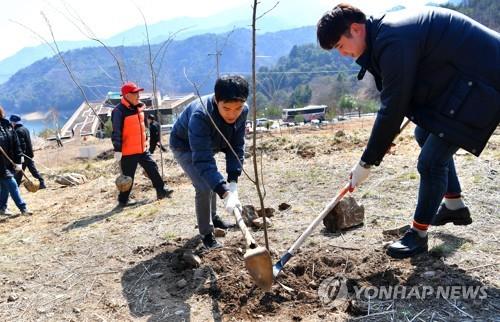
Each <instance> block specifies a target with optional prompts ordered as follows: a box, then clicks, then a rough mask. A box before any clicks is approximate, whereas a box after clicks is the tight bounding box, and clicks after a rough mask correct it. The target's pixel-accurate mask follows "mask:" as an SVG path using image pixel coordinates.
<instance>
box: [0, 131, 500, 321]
mask: <svg viewBox="0 0 500 322" xmlns="http://www.w3.org/2000/svg"><path fill="white" fill-rule="evenodd" d="M356 124H357V125H356ZM342 126H343V130H344V131H345V132H346V133H345V135H339V134H337V132H338V130H340V129H341V128H340V127H339V126H338V125H336V127H335V128H328V129H323V130H316V129H309V130H299V131H295V130H294V131H288V132H287V131H283V133H282V134H283V136H280V134H279V132H274V133H273V134H272V135H265V136H264V137H263V138H262V139H261V140H260V143H259V147H260V148H262V150H263V152H264V153H263V156H264V160H263V164H264V174H265V184H266V191H267V197H266V204H267V206H269V207H273V208H275V209H276V210H277V209H278V205H279V204H281V203H283V202H286V203H288V204H290V205H291V208H289V209H287V210H284V211H278V210H277V211H276V212H275V215H274V217H273V218H271V220H272V222H273V226H272V227H271V228H270V230H269V236H270V244H271V250H272V256H273V262H274V261H276V260H277V259H278V258H279V256H280V255H281V254H282V253H283V252H285V251H286V249H287V248H288V247H289V246H290V245H291V244H292V243H293V242H294V241H295V239H296V238H297V237H298V236H299V235H300V234H301V233H302V231H303V230H304V229H305V228H306V227H307V225H308V224H309V223H310V222H311V221H312V220H313V218H314V217H315V216H316V215H317V214H318V213H319V212H320V211H321V209H322V207H323V206H324V205H326V204H327V203H328V201H329V200H330V199H331V198H332V197H333V196H334V195H335V194H336V193H337V191H338V190H339V189H340V188H341V187H342V186H343V184H344V183H345V180H346V176H347V173H348V172H349V169H350V168H351V166H352V164H353V163H354V162H355V161H356V160H357V159H358V158H359V156H360V155H361V153H362V149H363V147H364V145H365V142H366V139H367V137H368V130H369V123H368V121H363V122H362V123H359V122H358V123H356V122H352V123H345V125H342ZM499 134H500V133H496V135H494V137H493V138H492V140H491V142H490V143H489V145H488V147H487V148H486V150H485V151H484V153H483V154H482V155H481V157H480V158H476V157H474V156H471V155H469V154H467V153H462V152H459V153H458V155H457V156H456V163H457V169H458V172H459V175H460V178H461V183H462V187H463V190H464V194H465V196H466V202H467V204H468V205H469V206H470V209H471V212H472V214H473V219H474V222H473V224H472V225H470V226H467V227H458V226H449V225H448V226H445V227H436V228H432V230H431V233H430V247H431V252H430V254H429V255H424V256H418V257H416V258H414V259H411V260H410V259H407V260H401V261H396V260H393V259H391V258H389V257H387V256H386V255H385V254H384V251H383V246H384V243H387V242H388V241H390V240H391V238H387V237H384V236H383V235H382V231H383V230H385V229H388V228H394V227H398V226H402V225H404V224H408V223H409V222H410V220H411V217H412V211H413V208H414V206H415V197H416V193H417V185H418V173H417V171H416V169H415V164H416V158H417V155H418V148H417V145H416V143H415V142H414V140H413V137H412V131H411V129H407V130H406V131H405V132H404V133H403V135H402V136H401V138H400V139H398V142H397V149H396V151H395V154H393V155H389V156H387V157H386V158H385V160H384V162H383V163H382V165H381V166H380V167H378V168H377V169H375V170H374V171H373V173H372V175H371V177H370V179H369V180H368V181H367V182H366V184H364V185H363V186H362V187H361V188H360V189H359V191H357V192H355V193H354V194H353V197H354V198H356V200H357V201H358V203H361V204H363V205H364V207H365V216H366V219H365V225H364V226H362V227H360V228H357V229H353V230H350V231H346V232H343V233H341V234H340V233H338V234H332V233H327V232H326V231H325V230H324V229H318V230H317V231H316V232H314V234H313V235H312V236H311V237H310V238H309V239H308V240H307V241H306V243H305V244H304V246H303V247H302V249H301V252H299V254H297V255H296V256H295V257H294V258H292V259H291V260H290V262H289V263H288V265H287V266H286V267H285V269H284V271H283V274H282V275H281V276H280V277H279V279H278V281H279V282H280V283H281V284H282V285H284V286H281V285H280V284H278V283H276V284H275V285H274V286H273V288H272V289H271V291H270V292H268V293H263V292H262V291H260V290H258V289H256V288H255V287H254V286H253V284H252V281H251V279H250V277H249V276H248V274H247V273H246V271H245V268H244V266H243V261H242V257H243V253H244V244H243V242H242V238H241V233H240V232H239V231H236V230H230V231H229V232H228V235H227V236H226V237H225V238H222V239H221V240H222V241H223V243H224V244H225V247H224V248H223V249H221V250H216V251H212V252H208V253H207V252H204V251H203V250H202V249H201V247H200V245H199V240H198V239H197V238H196V236H197V229H196V228H195V226H196V220H195V215H194V209H193V196H194V190H193V188H192V187H191V185H190V183H189V181H188V180H187V179H186V178H185V177H184V176H183V175H182V172H181V171H180V169H179V167H178V166H177V165H176V164H175V162H174V161H173V160H172V156H171V154H170V153H167V154H166V156H165V166H164V170H165V174H166V179H167V181H168V182H169V184H170V185H171V186H172V187H173V188H174V189H175V192H174V198H172V199H169V200H162V201H156V200H154V199H155V194H154V190H153V189H152V188H151V187H150V184H149V182H148V181H147V179H146V178H145V177H144V176H143V175H142V171H138V173H137V175H136V182H135V186H134V190H133V195H134V196H135V198H136V199H138V200H139V201H140V202H139V204H138V205H136V206H134V207H131V208H125V209H123V210H122V211H118V210H117V209H115V205H116V203H115V198H116V189H115V187H114V184H113V180H114V177H115V170H114V168H113V164H112V163H113V162H112V160H99V161H97V160H94V161H85V160H75V159H73V160H72V161H71V162H67V161H64V162H63V161H58V162H55V161H54V160H52V161H51V158H50V151H46V152H43V154H41V155H40V157H41V158H42V159H41V160H42V161H44V164H45V165H47V166H49V167H50V168H52V169H53V173H54V174H56V173H61V172H66V171H71V172H78V173H82V174H84V175H86V176H87V177H88V178H89V180H88V182H86V183H85V184H83V185H80V186H77V187H67V188H63V187H59V186H58V185H57V184H56V183H54V182H53V180H52V179H50V180H49V185H50V186H49V189H47V190H41V191H39V192H37V193H36V194H28V192H27V191H25V190H24V188H23V191H22V192H23V196H25V197H26V200H27V202H28V204H29V206H30V207H31V208H32V209H33V210H34V212H35V215H34V216H33V217H31V218H26V217H15V218H0V248H1V249H2V252H1V253H0V320H1V321H35V320H36V321H63V320H64V321H212V320H214V321H220V320H222V321H241V320H260V321H283V320H284V321H289V320H294V321H318V320H328V321H334V320H338V321H343V320H346V319H349V318H360V317H362V316H366V315H369V318H367V319H365V320H370V321H390V320H398V321H401V320H405V321H406V320H412V319H413V321H429V320H434V321H466V320H473V319H475V320H485V321H486V320H487V321H493V320H495V319H497V318H498V316H500V292H499V289H500V282H499V281H500V278H499V277H500V276H499V273H498V271H499V259H500V253H499V249H500V247H499V240H498V238H499V237H498V231H499V229H500V218H499V217H500V213H499V209H498V206H499V205H500V193H499V190H500V188H499V187H500V180H499V175H498V171H500V135H499ZM89 144H90V143H89ZM91 144H93V145H95V146H96V147H97V149H98V150H99V151H103V150H105V149H109V148H110V147H111V145H110V143H109V142H107V141H105V142H92V143H91ZM63 149H66V146H65V147H64V148H63ZM77 151H78V145H76V143H75V146H72V147H70V145H69V144H68V150H67V151H65V150H61V151H59V156H60V155H61V154H65V155H67V156H70V157H75V156H76V155H77V153H78V152H77ZM219 161H220V165H221V167H222V168H224V162H222V160H219ZM249 163H250V159H247V164H249ZM51 164H53V166H51ZM250 168H251V167H249V166H247V169H250ZM51 178H53V177H51ZM239 186H240V189H239V190H240V196H241V199H242V202H243V203H244V204H253V205H257V204H258V201H257V198H256V194H255V192H254V189H253V188H252V187H251V184H250V182H249V180H248V179H246V178H242V179H241V182H240V184H239ZM9 208H10V209H11V210H14V209H15V206H14V205H13V204H12V203H11V202H10V203H9ZM221 213H222V211H221ZM225 216H226V218H227V215H225ZM254 236H255V238H256V239H257V240H258V241H259V242H260V243H261V244H264V242H263V233H262V231H256V232H254ZM186 250H190V251H192V252H194V253H195V254H198V255H199V256H200V258H201V260H202V264H201V266H200V267H192V266H190V265H188V264H187V263H185V262H184V261H183V260H182V254H183V252H184V251H186ZM330 277H332V278H333V277H337V280H338V281H340V282H341V283H340V285H342V283H343V284H344V285H345V286H346V288H347V294H348V299H347V300H342V301H340V300H341V299H342V298H341V297H339V301H337V302H336V303H335V307H332V305H333V300H334V299H335V294H337V293H336V289H335V285H339V284H335V283H333V282H332V283H327V282H325V280H327V278H330ZM327 281H330V280H327ZM395 285H400V286H404V287H406V288H407V289H408V290H411V289H412V288H414V289H419V290H421V291H422V289H423V288H424V287H427V290H429V289H430V288H432V289H433V290H437V288H438V287H446V286H461V285H465V286H470V287H477V288H479V291H480V293H478V294H479V295H482V294H483V293H484V294H486V296H485V297H484V298H479V297H477V298H476V299H464V298H463V297H459V298H458V299H448V300H446V299H442V298H436V297H435V296H434V297H433V296H428V297H426V298H424V299H421V298H417V297H415V296H413V297H407V298H406V299H402V298H401V296H399V298H396V299H389V300H387V299H380V298H373V299H370V300H369V301H368V298H367V296H365V295H370V294H372V295H373V293H370V290H371V292H374V291H375V289H377V290H379V289H381V288H383V287H389V286H395ZM370 288H371V289H370ZM360 289H361V290H365V291H366V290H368V291H366V293H364V292H361V291H360ZM356 291H359V292H360V296H358V297H356ZM325 292H326V293H325ZM325 294H326V295H327V296H326V297H325ZM338 294H340V293H338ZM328 295H330V296H328Z"/></svg>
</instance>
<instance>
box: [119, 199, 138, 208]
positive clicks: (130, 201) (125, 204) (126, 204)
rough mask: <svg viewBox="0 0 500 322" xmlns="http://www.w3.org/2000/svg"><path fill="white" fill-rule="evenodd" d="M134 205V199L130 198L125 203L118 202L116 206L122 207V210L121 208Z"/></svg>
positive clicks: (135, 202)
mask: <svg viewBox="0 0 500 322" xmlns="http://www.w3.org/2000/svg"><path fill="white" fill-rule="evenodd" d="M135 204H137V201H135V200H134V199H132V198H129V199H128V200H127V201H125V202H123V201H119V202H118V206H119V207H122V208H123V207H129V206H133V205H135Z"/></svg>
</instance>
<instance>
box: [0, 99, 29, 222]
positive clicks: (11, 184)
mask: <svg viewBox="0 0 500 322" xmlns="http://www.w3.org/2000/svg"><path fill="white" fill-rule="evenodd" d="M0 147H1V148H2V150H3V153H0V215H10V213H9V212H8V210H7V199H8V198H9V194H10V196H11V197H12V200H14V203H15V204H16V206H17V208H19V210H20V211H21V215H25V216H31V215H33V213H32V212H31V211H29V210H28V207H27V206H26V202H24V200H23V198H22V197H21V192H20V191H19V186H18V185H17V183H16V180H14V173H15V172H17V171H22V165H21V164H22V163H23V156H22V152H21V145H20V144H19V139H18V138H17V134H16V131H14V128H13V127H12V125H11V124H10V122H9V121H8V120H7V119H5V111H4V109H3V107H1V106H0ZM4 153H5V154H6V155H7V156H5V155H4ZM9 158H10V160H12V162H14V163H15V165H13V164H12V163H11V161H9Z"/></svg>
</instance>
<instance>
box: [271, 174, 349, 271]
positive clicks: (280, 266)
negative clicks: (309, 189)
mask: <svg viewBox="0 0 500 322" xmlns="http://www.w3.org/2000/svg"><path fill="white" fill-rule="evenodd" d="M349 186H350V184H349V183H348V184H346V185H345V186H344V187H343V188H342V189H341V190H340V192H339V193H338V194H337V195H336V196H335V198H334V199H333V200H332V201H330V203H329V204H328V205H326V207H325V209H323V211H321V213H320V214H319V215H318V216H317V217H316V218H314V220H313V221H312V222H311V223H310V224H309V226H308V227H307V228H306V230H305V231H304V232H303V233H302V235H300V237H299V239H297V240H296V241H295V243H293V245H292V247H290V248H289V249H288V251H287V252H286V253H285V254H284V255H283V256H281V258H280V260H279V261H278V262H277V263H276V264H274V266H273V276H274V277H276V276H278V274H279V273H280V272H281V270H282V269H283V266H285V264H286V263H287V262H288V261H289V260H290V258H292V257H293V255H295V252H296V251H297V250H298V249H299V247H300V246H301V245H302V244H303V243H304V240H306V238H307V237H309V235H311V233H312V232H313V230H314V229H315V228H316V226H318V224H319V223H320V222H321V221H322V220H323V218H325V217H326V215H328V213H330V211H331V210H332V209H333V208H335V206H336V205H337V204H338V203H339V201H340V200H341V199H342V198H343V197H344V196H345V194H346V193H347V192H348V191H349Z"/></svg>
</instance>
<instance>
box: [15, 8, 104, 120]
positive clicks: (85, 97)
mask: <svg viewBox="0 0 500 322" xmlns="http://www.w3.org/2000/svg"><path fill="white" fill-rule="evenodd" d="M40 14H41V15H42V17H43V19H44V20H45V22H46V23H47V26H48V27H49V31H50V34H51V37H52V42H53V45H52V44H50V43H49V42H48V41H47V40H46V39H45V38H44V37H43V36H42V35H40V34H39V33H38V32H36V31H35V30H33V29H31V28H30V27H28V26H26V25H24V24H22V23H20V22H17V21H13V20H11V21H12V22H14V23H16V24H18V25H20V26H21V27H23V28H25V29H27V30H29V31H30V32H32V33H33V34H34V35H35V36H37V37H38V38H39V39H40V40H42V41H43V42H44V43H45V44H46V45H47V46H49V48H50V49H51V50H52V51H53V52H54V54H55V55H57V56H58V57H59V60H60V61H61V62H62V64H63V65H64V67H65V68H66V70H67V71H68V74H69V76H70V78H71V80H72V81H73V83H75V85H76V86H77V87H78V89H79V90H80V93H81V94H82V96H83V98H84V100H85V103H87V106H88V107H89V108H90V109H91V110H92V112H93V113H94V114H95V116H96V117H97V119H98V120H99V122H101V124H102V125H103V126H104V121H103V120H102V119H101V118H100V117H99V114H97V112H96V110H95V109H94V108H93V107H92V104H90V102H89V100H88V98H87V95H86V94H85V91H84V90H83V88H82V87H81V86H80V84H79V82H78V80H77V79H76V77H75V75H74V74H73V71H72V70H71V68H70V67H69V65H68V64H67V63H66V60H65V59H64V56H63V55H62V53H61V51H60V50H59V46H58V45H57V41H56V39H55V36H54V32H53V30H52V25H51V24H50V22H49V19H48V18H47V16H45V14H44V13H43V11H42V12H40Z"/></svg>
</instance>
